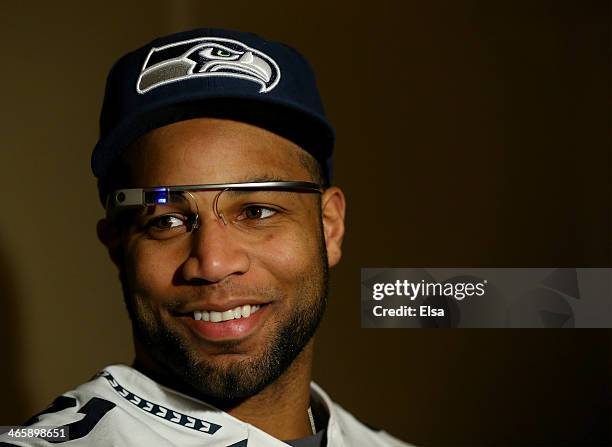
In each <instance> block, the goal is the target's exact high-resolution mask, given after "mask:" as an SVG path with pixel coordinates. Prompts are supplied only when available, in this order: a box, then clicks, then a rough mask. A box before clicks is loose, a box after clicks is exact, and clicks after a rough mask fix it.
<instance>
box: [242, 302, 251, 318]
mask: <svg viewBox="0 0 612 447" xmlns="http://www.w3.org/2000/svg"><path fill="white" fill-rule="evenodd" d="M250 315H251V305H250V304H245V305H244V306H242V317H243V318H248V317H249V316H250Z"/></svg>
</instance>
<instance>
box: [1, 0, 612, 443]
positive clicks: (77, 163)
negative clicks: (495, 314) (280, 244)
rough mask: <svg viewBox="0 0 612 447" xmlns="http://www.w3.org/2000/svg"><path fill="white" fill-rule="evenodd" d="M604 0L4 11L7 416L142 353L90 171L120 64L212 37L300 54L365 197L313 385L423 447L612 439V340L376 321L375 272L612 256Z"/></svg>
mask: <svg viewBox="0 0 612 447" xmlns="http://www.w3.org/2000/svg"><path fill="white" fill-rule="evenodd" d="M609 19H610V9H609V4H608V3H607V2H605V1H584V2H575V1H552V0H551V1H520V2H515V1H497V2H489V1H468V0H461V1H431V2H417V1H399V0H398V1H392V0H379V1H377V2H358V1H353V2H349V1H338V2H332V1H330V2H323V1H311V2H287V1H281V0H270V1H268V2H253V1H239V0H236V1H232V2H211V1H204V0H202V1H195V0H191V1H187V0H183V1H172V2H171V1H166V2H162V1H159V0H157V1H146V2H144V1H134V2H118V1H106V2H68V1H66V2H19V3H4V4H3V5H2V19H0V20H1V24H2V26H1V27H0V48H1V49H2V57H3V60H2V65H1V67H2V70H1V72H0V80H1V85H2V90H1V91H2V105H3V106H2V107H1V108H0V120H1V121H0V122H1V123H2V124H1V126H2V132H1V133H0V141H1V142H2V145H1V147H0V182H1V186H2V194H1V196H0V197H2V200H1V205H0V209H1V210H2V211H1V212H0V216H1V217H0V303H1V305H2V310H1V312H0V337H1V340H2V342H1V343H2V345H1V346H2V351H1V352H2V360H1V362H2V363H0V365H1V368H0V383H2V384H3V386H2V390H1V391H0V425H8V424H18V423H21V422H23V421H24V420H25V419H27V417H28V416H30V415H32V414H33V413H35V412H37V411H39V410H40V409H42V408H44V407H45V406H46V405H47V404H48V403H50V402H51V401H52V400H53V398H54V397H56V396H57V395H59V394H61V393H62V392H63V391H65V390H68V389H71V388H73V387H74V386H75V385H77V384H79V383H82V382H83V381H85V380H87V379H88V378H89V377H90V376H91V375H93V374H94V373H95V372H96V371H98V370H99V369H100V368H102V367H103V366H105V365H107V364H110V363H116V362H128V363H129V362H130V361H131V358H132V345H131V334H130V326H129V321H128V318H127V315H126V313H125V311H124V308H123V302H122V298H121V294H120V288H119V282H118V280H117V274H116V272H115V270H114V268H113V266H112V264H111V263H110V262H109V260H108V259H107V257H106V253H105V252H104V250H103V248H102V246H101V245H100V244H99V243H98V241H97V240H96V236H95V224H96V221H97V220H98V219H99V218H100V217H101V216H102V209H101V207H100V206H99V204H98V201H97V193H96V187H95V181H94V178H93V176H92V174H91V172H90V168H89V158H90V154H91V149H92V148H93V145H94V144H95V141H96V138H97V120H98V113H99V108H100V105H101V99H102V94H103V88H104V82H105V77H106V74H107V72H108V69H109V68H110V66H111V64H112V63H113V62H114V61H115V60H116V59H117V58H118V57H119V56H120V55H122V54H123V53H125V52H126V51H128V50H131V49H133V48H135V47H137V46H140V45H142V44H144V43H146V42H148V41H149V40H151V39H152V38H154V37H156V36H159V35H162V34H166V33H170V32H174V31H179V30H183V29H187V28H192V27H197V26H212V27H228V28H237V29H240V30H245V31H254V32H257V33H258V34H261V35H263V36H265V37H268V38H270V39H275V40H280V41H284V42H287V43H290V44H291V45H293V46H295V47H296V48H298V49H300V50H301V51H302V52H304V53H305V54H306V55H307V57H308V58H309V59H310V60H311V61H312V63H313V65H314V68H315V71H316V73H317V75H318V79H319V84H320V88H321V91H322V95H323V98H324V100H325V102H326V105H327V110H328V114H329V116H330V119H331V120H332V122H333V123H334V124H335V125H336V127H337V132H338V140H337V156H336V163H335V165H336V169H335V173H336V175H335V180H336V183H337V184H339V185H341V186H343V187H344V189H345V191H346V193H347V197H348V200H349V212H348V234H347V238H346V249H345V258H344V260H343V262H342V263H341V265H340V266H339V267H337V268H336V269H335V270H334V272H333V273H332V275H333V277H332V296H331V305H330V309H329V312H328V315H327V316H326V319H325V321H324V323H323V327H322V328H321V330H320V333H319V336H318V351H317V353H318V354H317V358H316V365H315V379H316V380H317V381H318V382H319V383H321V384H322V385H323V386H324V387H325V388H326V389H328V391H329V392H330V394H331V395H332V396H333V397H334V398H335V399H336V400H338V401H339V402H340V403H341V404H342V405H343V406H345V407H346V408H348V409H349V410H351V411H352V412H354V413H355V415H356V416H357V417H359V418H360V419H362V420H364V421H367V422H368V423H370V424H371V425H374V426H379V427H384V428H385V429H387V430H388V431H390V432H392V433H394V434H396V435H398V436H400V437H403V438H404V439H406V440H408V441H412V442H415V443H418V444H420V445H527V444H536V443H539V444H540V445H544V444H545V445H579V444H580V445H604V443H606V442H608V441H609V440H610V431H609V427H610V424H609V423H610V407H611V403H610V396H611V395H612V394H611V389H610V373H611V372H612V371H611V363H610V359H611V358H612V356H611V355H610V354H611V352H610V351H611V349H610V346H611V340H612V338H611V333H610V331H609V330H597V331H596V330H588V331H587V330H580V331H578V330H576V331H567V330H566V331H544V330H541V331H538V330H530V331H518V330H505V331H502V330H498V331H491V330H470V331H465V330H464V331H446V330H421V331H401V330H381V331H372V330H369V331H366V330H362V329H360V327H359V326H360V323H359V275H360V268H362V267H453V266H456V267H461V266H465V267H485V266H490V267H492V266H498V267H519V266H520V267H529V266H533V267H538V266H540V267H553V266H554V267H570V266H582V267H588V266H593V267H595V266H597V267H606V266H607V267H610V266H611V264H612V262H611V246H612V244H611V240H610V228H611V213H610V209H611V208H610V207H611V203H612V201H611V200H610V191H611V189H610V186H611V184H610V183H611V182H610V180H611V176H610V167H611V165H610V151H609V148H610V146H609V141H608V140H609V87H608V76H609V68H608V55H609V54H610V53H609V46H610V32H609V26H610V20H609Z"/></svg>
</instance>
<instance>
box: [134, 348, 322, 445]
mask: <svg viewBox="0 0 612 447" xmlns="http://www.w3.org/2000/svg"><path fill="white" fill-rule="evenodd" d="M313 340H314V339H311V340H310V341H309V342H308V344H307V345H306V346H305V347H304V349H303V350H302V352H301V353H300V354H299V355H298V356H297V357H296V358H295V360H294V361H293V362H292V363H291V365H290V366H289V367H288V368H287V370H285V372H284V373H283V374H282V375H281V376H280V377H279V378H278V379H277V380H275V381H274V382H273V383H271V384H270V385H268V386H267V387H266V388H264V389H263V390H261V391H260V392H259V393H257V394H255V395H253V396H250V397H248V398H246V399H242V400H240V401H237V402H232V403H231V404H230V405H224V406H222V408H221V409H223V410H224V411H226V412H227V413H228V414H230V415H232V416H233V417H235V418H237V419H239V420H241V421H243V422H246V423H248V424H251V425H253V426H255V427H257V428H259V429H260V430H263V431H264V432H266V433H268V434H269V435H271V436H273V437H275V438H277V439H281V440H292V439H299V438H303V437H306V436H310V435H312V429H311V425H310V419H309V417H308V407H309V406H310V380H311V377H312V356H313V344H314V342H313ZM136 352H137V355H136V359H135V360H134V364H133V367H134V368H135V369H137V370H139V371H140V372H142V373H143V374H145V375H147V376H149V377H150V378H152V379H153V380H155V381H157V382H159V383H161V384H162V385H164V386H167V387H169V388H172V389H175V390H176V391H180V392H182V393H184V394H187V395H190V396H192V397H196V398H201V397H199V396H197V395H194V392H193V390H192V389H190V388H189V387H188V386H187V385H185V384H182V383H180V382H177V381H176V379H174V378H172V377H170V376H169V375H168V374H167V373H165V372H164V371H163V370H161V368H159V365H157V364H156V363H155V362H154V361H153V360H152V359H151V358H150V357H148V356H146V355H138V353H142V352H143V351H142V350H140V349H138V346H137V349H136ZM202 400H205V401H207V403H211V402H210V400H209V399H205V398H204V399H202ZM216 403H217V402H215V404H216ZM217 406H219V407H221V406H220V405H217Z"/></svg>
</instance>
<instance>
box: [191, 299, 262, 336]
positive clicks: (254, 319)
mask: <svg viewBox="0 0 612 447" xmlns="http://www.w3.org/2000/svg"><path fill="white" fill-rule="evenodd" d="M246 306H248V307H246ZM245 307H246V310H247V312H246V313H243V309H245ZM237 308H238V306H236V307H234V308H232V309H228V310H225V311H222V312H221V311H214V310H209V311H207V310H206V309H202V310H200V311H197V310H196V311H193V313H190V314H182V316H181V317H180V318H181V320H183V321H184V323H185V324H186V325H187V326H188V327H189V329H191V331H192V332H193V333H194V334H195V335H196V336H198V337H200V338H203V339H205V340H207V341H228V340H240V339H243V338H246V337H248V336H250V335H251V334H253V333H254V332H255V331H257V329H258V328H259V327H260V326H261V325H262V323H263V321H264V320H265V318H266V316H267V314H268V312H269V308H270V304H260V305H248V304H246V305H243V306H240V316H239V317H238V312H237ZM253 308H255V311H253ZM206 315H208V316H207V317H206ZM197 317H200V319H197ZM206 318H208V320H206Z"/></svg>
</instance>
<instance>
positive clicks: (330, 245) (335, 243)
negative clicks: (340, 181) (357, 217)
mask: <svg viewBox="0 0 612 447" xmlns="http://www.w3.org/2000/svg"><path fill="white" fill-rule="evenodd" d="M345 211H346V202H345V200H344V193H343V192H342V190H341V189H340V188H338V187H336V186H332V187H331V188H328V189H326V190H325V192H324V193H323V196H322V197H321V216H322V219H323V234H324V235H325V248H326V249H327V260H328V263H329V266H330V267H333V266H335V265H336V264H337V263H338V262H339V261H340V258H341V257H342V239H343V238H344V214H345Z"/></svg>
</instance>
